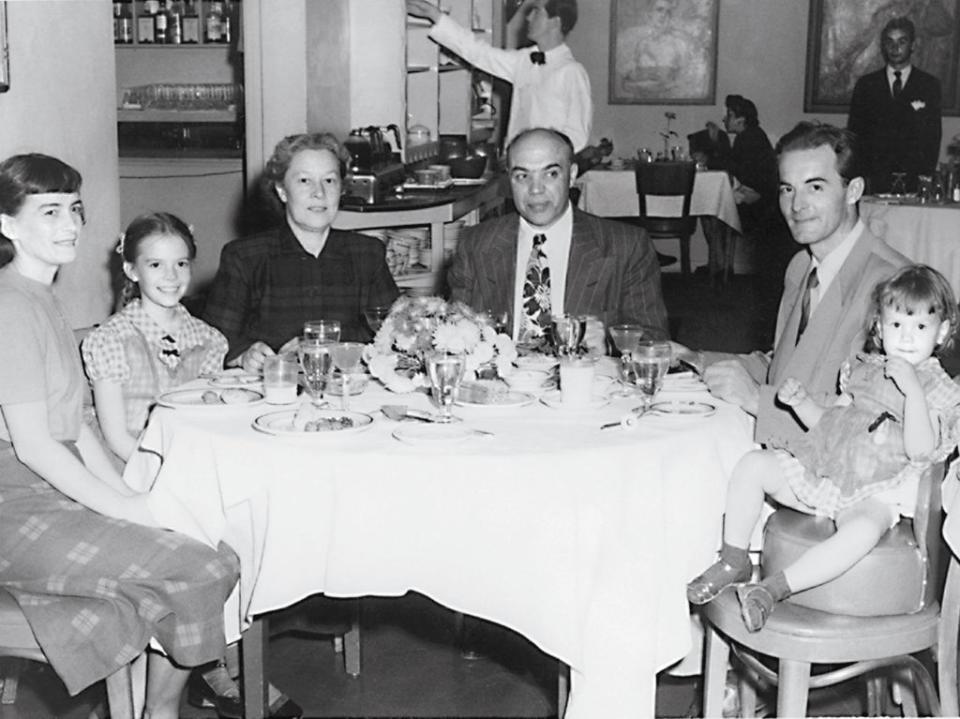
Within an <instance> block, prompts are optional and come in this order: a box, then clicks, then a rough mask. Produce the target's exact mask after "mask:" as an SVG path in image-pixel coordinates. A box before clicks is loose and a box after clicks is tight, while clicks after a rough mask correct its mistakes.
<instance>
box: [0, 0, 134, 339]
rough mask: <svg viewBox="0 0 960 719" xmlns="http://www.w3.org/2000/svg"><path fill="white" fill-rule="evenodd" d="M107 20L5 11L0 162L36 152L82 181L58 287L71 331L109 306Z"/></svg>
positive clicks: (42, 1)
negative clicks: (74, 251) (73, 245)
mask: <svg viewBox="0 0 960 719" xmlns="http://www.w3.org/2000/svg"><path fill="white" fill-rule="evenodd" d="M111 15H112V9H111V4H110V3H109V2H106V1H105V0H12V1H11V2H8V3H7V21H8V31H9V41H10V86H11V87H10V91H9V92H6V93H3V94H0V158H6V157H9V156H10V155H14V154H18V153H21V152H43V153H46V154H49V155H54V156H56V157H59V158H61V159H62V160H64V161H65V162H67V163H69V164H71V165H73V166H74V167H76V168H77V169H78V170H79V171H80V173H81V174H82V175H83V201H84V205H85V206H86V212H87V226H86V231H85V234H84V241H83V244H82V245H81V248H80V256H79V257H78V259H77V260H76V261H75V262H73V263H72V264H71V265H68V266H67V267H64V268H63V270H61V272H60V275H59V277H58V278H57V282H56V291H57V293H58V294H59V295H60V297H61V298H62V299H63V300H64V304H65V305H66V310H67V317H68V319H69V321H70V322H71V324H72V325H73V326H74V327H85V326H88V325H91V324H93V323H95V322H99V321H100V320H102V319H104V317H106V316H107V315H108V314H109V312H110V307H111V302H112V297H111V293H110V281H109V273H108V271H107V261H108V259H109V256H110V252H111V251H112V248H113V247H114V245H115V244H116V241H117V236H118V234H119V232H120V227H119V218H120V209H119V186H118V180H117V174H118V173H117V113H116V102H115V98H114V92H115V90H114V88H115V85H116V82H115V72H116V69H115V62H114V53H113V30H112V19H111Z"/></svg>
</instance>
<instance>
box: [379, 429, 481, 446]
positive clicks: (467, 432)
mask: <svg viewBox="0 0 960 719" xmlns="http://www.w3.org/2000/svg"><path fill="white" fill-rule="evenodd" d="M473 436H475V432H474V431H473V430H472V429H470V428H469V427H464V426H463V425H462V424H409V425H404V426H403V427H397V428H396V429H395V430H393V437H394V439H397V440H400V441H401V442H404V443H406V444H414V445H419V446H427V447H430V446H434V447H436V446H441V445H444V444H456V443H457V442H463V441H465V440H468V439H470V438H471V437H473Z"/></svg>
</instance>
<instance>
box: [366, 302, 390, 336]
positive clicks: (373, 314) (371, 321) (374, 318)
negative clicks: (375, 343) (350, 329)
mask: <svg viewBox="0 0 960 719" xmlns="http://www.w3.org/2000/svg"><path fill="white" fill-rule="evenodd" d="M389 314H390V308H389V307H384V306H377V307H366V308H365V309H364V310H363V318H364V319H365V320H366V321H367V325H369V327H370V329H371V330H373V334H374V335H376V334H377V332H379V331H380V328H381V327H383V321H384V320H385V319H387V315H389Z"/></svg>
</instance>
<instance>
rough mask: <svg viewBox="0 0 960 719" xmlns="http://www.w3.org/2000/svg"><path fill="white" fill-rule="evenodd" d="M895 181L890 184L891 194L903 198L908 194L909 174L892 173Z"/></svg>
mask: <svg viewBox="0 0 960 719" xmlns="http://www.w3.org/2000/svg"><path fill="white" fill-rule="evenodd" d="M891 176H892V177H893V181H892V182H891V183H890V194H891V195H897V196H898V197H902V196H903V195H905V194H907V184H906V179H907V173H906V172H893V173H891Z"/></svg>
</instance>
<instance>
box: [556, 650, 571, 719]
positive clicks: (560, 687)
mask: <svg viewBox="0 0 960 719" xmlns="http://www.w3.org/2000/svg"><path fill="white" fill-rule="evenodd" d="M569 696H570V667H569V666H567V665H566V664H564V663H563V662H557V717H558V719H563V715H564V714H566V712H567V699H568V698H569Z"/></svg>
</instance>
